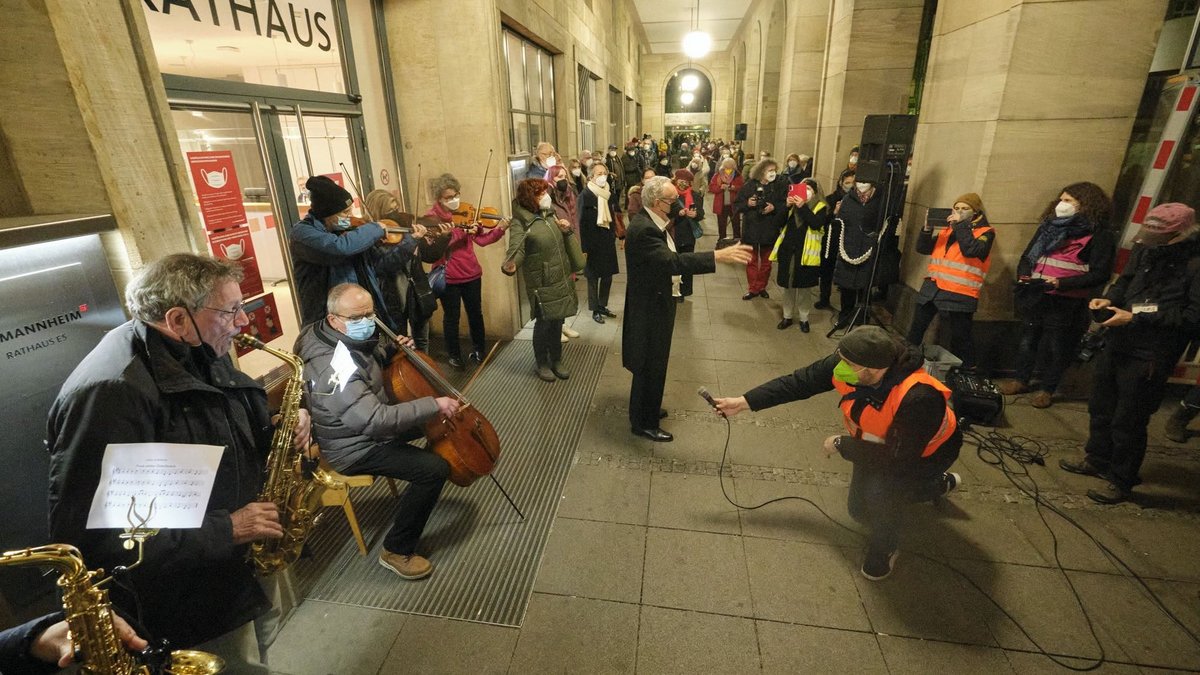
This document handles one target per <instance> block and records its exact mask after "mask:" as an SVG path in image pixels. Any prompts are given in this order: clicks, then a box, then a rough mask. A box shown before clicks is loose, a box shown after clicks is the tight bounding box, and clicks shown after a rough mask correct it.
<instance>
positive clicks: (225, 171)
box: [187, 150, 247, 232]
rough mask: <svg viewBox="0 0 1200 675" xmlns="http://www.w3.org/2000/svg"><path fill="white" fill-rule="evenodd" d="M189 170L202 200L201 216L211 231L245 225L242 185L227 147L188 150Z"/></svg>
mask: <svg viewBox="0 0 1200 675" xmlns="http://www.w3.org/2000/svg"><path fill="white" fill-rule="evenodd" d="M187 161H188V173H189V174H191V176H192V185H193V186H194V187H195V189H196V198H197V200H198V201H199V202H200V217H201V218H202V219H203V220H204V229H206V230H208V231H209V232H213V231H215V230H224V229H226V228H230V227H236V226H238V225H245V224H246V220H247V219H246V207H245V205H244V204H243V203H242V188H241V186H239V185H238V178H237V171H236V170H234V168H233V153H232V152H230V151H228V150H219V151H214V152H189V153H187Z"/></svg>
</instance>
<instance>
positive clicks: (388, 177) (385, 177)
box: [379, 169, 392, 185]
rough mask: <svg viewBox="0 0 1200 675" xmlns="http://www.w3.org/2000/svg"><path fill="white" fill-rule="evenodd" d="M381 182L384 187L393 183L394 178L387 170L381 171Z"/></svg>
mask: <svg viewBox="0 0 1200 675" xmlns="http://www.w3.org/2000/svg"><path fill="white" fill-rule="evenodd" d="M379 182H380V183H382V184H383V185H387V184H388V183H390V182H392V176H391V174H389V173H388V170H387V169H380V170H379Z"/></svg>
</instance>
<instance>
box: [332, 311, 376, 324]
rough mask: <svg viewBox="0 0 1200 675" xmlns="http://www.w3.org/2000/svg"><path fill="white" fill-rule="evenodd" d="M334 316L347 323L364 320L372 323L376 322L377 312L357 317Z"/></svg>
mask: <svg viewBox="0 0 1200 675" xmlns="http://www.w3.org/2000/svg"><path fill="white" fill-rule="evenodd" d="M334 316H336V317H337V318H339V319H343V320H345V321H362V320H363V319H366V320H368V321H371V322H374V321H375V312H371V313H369V314H359V315H357V316H346V315H345V314H334Z"/></svg>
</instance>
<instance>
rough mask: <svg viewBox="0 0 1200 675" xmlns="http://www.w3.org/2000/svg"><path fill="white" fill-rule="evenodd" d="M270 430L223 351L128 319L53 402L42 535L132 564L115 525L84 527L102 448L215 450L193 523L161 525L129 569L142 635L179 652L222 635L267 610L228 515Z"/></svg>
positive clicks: (102, 561) (260, 403)
mask: <svg viewBox="0 0 1200 675" xmlns="http://www.w3.org/2000/svg"><path fill="white" fill-rule="evenodd" d="M272 433H273V430H272V427H271V420H270V415H269V414H268V411H267V395H266V392H265V391H263V388H262V387H261V386H259V384H258V383H256V382H255V381H254V380H252V379H250V377H248V376H247V375H246V374H244V373H242V372H240V371H238V370H236V369H235V368H234V367H233V363H232V362H231V361H230V359H229V358H228V357H221V358H216V357H215V356H214V355H213V354H212V352H211V350H209V349H202V348H193V347H190V346H188V345H187V344H185V343H182V342H177V341H175V340H173V339H171V338H169V337H166V336H164V335H163V334H162V333H160V332H158V330H157V329H155V328H153V327H151V326H148V325H147V324H145V323H142V322H141V321H137V320H134V321H129V322H126V323H124V324H122V325H121V326H118V327H117V328H115V329H113V330H112V331H110V332H109V333H108V334H107V335H105V336H104V339H103V340H101V341H100V344H98V345H96V348H95V349H93V350H92V351H91V353H90V354H88V356H87V357H86V358H84V360H83V361H82V362H81V363H80V364H79V366H78V367H77V368H76V369H75V371H74V372H73V373H71V376H70V377H68V378H67V381H66V382H65V383H64V384H63V387H62V390H61V391H60V392H59V394H58V398H57V399H56V400H55V401H54V405H53V406H52V407H51V408H50V417H49V422H48V429H47V440H46V443H47V447H48V448H49V450H50V539H51V541H56V542H64V543H69V544H73V545H75V546H77V547H78V548H79V550H80V551H81V552H82V553H83V559H84V561H85V562H86V563H87V565H88V567H89V568H92V569H95V568H97V567H103V568H104V569H106V570H111V569H112V568H113V567H115V566H117V565H130V564H132V563H133V562H134V554H133V553H131V552H130V551H127V550H125V549H124V548H123V547H122V546H121V543H122V542H121V540H120V539H118V538H117V535H118V534H119V533H118V532H117V531H115V530H89V529H87V527H86V525H87V519H88V511H89V509H90V507H91V503H92V495H93V494H94V493H95V492H96V487H97V485H98V484H99V481H100V465H101V461H102V460H103V458H104V451H105V447H106V446H108V444H110V443H149V442H158V443H181V444H201V445H216V446H220V447H222V448H224V452H223V454H222V455H221V462H220V465H219V466H218V468H217V475H216V479H215V481H214V482H213V489H212V494H211V496H210V497H209V500H208V507H207V509H206V511H205V514H204V520H203V523H202V525H201V526H200V527H199V528H197V529H163V530H160V531H159V533H158V534H157V535H156V536H154V537H153V538H152V539H150V540H149V541H148V542H147V543H146V547H145V560H144V561H143V562H142V564H141V565H140V566H139V567H137V568H136V569H134V570H133V571H132V572H131V573H130V578H131V580H132V585H133V586H134V588H136V589H137V591H138V597H139V598H140V600H141V610H142V619H143V623H144V624H145V626H146V629H147V630H148V632H149V635H145V634H143V635H142V637H145V638H150V639H157V638H166V639H168V640H170V641H171V646H172V647H174V648H187V647H192V646H195V645H197V644H200V643H202V642H205V641H207V640H211V639H213V638H215V637H218V636H220V635H223V634H225V633H227V632H229V631H231V630H233V629H234V628H237V627H239V626H241V625H243V624H245V623H246V622H248V621H250V620H252V619H254V618H256V617H258V616H259V615H261V614H262V613H264V612H266V611H267V609H269V608H270V603H269V602H268V601H267V598H266V596H265V595H264V594H263V591H262V589H261V587H260V586H259V584H258V581H257V580H256V579H255V578H254V572H253V570H252V569H251V567H250V565H249V564H248V563H247V562H246V551H247V548H248V546H247V545H244V544H243V545H235V544H234V543H233V521H232V520H231V519H230V514H231V513H232V512H234V511H236V510H238V509H240V508H242V507H243V506H245V505H247V504H249V503H251V502H253V501H256V500H257V495H258V492H259V489H260V488H261V487H262V484H263V462H264V458H265V457H266V454H267V452H268V451H269V449H270V446H271V436H272ZM110 593H111V598H112V601H113V604H114V605H115V606H116V607H118V608H120V609H121V610H122V611H123V612H126V613H128V615H130V616H136V611H137V605H136V604H135V602H134V598H133V597H132V596H131V595H129V594H128V593H126V592H125V591H124V590H123V589H122V588H121V587H120V586H111V587H110Z"/></svg>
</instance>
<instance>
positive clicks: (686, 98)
mask: <svg viewBox="0 0 1200 675" xmlns="http://www.w3.org/2000/svg"><path fill="white" fill-rule="evenodd" d="M695 100H696V96H695V95H694V94H692V92H690V91H685V92H683V93H682V94H680V95H679V102H680V103H682V104H684V105H691V104H692V101H695Z"/></svg>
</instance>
